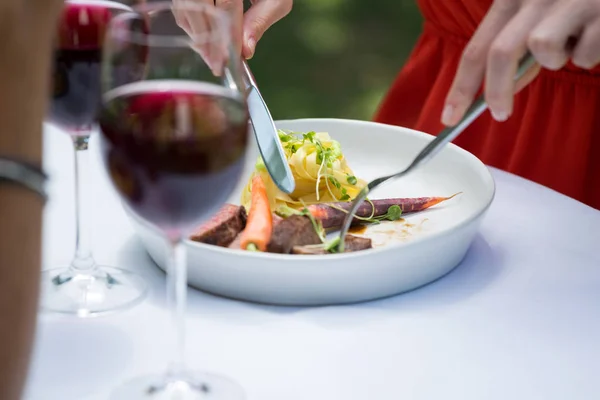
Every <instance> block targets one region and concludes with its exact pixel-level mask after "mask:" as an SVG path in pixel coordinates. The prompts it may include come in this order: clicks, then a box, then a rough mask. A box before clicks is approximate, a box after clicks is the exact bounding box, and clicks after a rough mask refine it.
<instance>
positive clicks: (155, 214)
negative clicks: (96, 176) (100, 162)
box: [99, 80, 248, 232]
mask: <svg viewBox="0 0 600 400" xmlns="http://www.w3.org/2000/svg"><path fill="white" fill-rule="evenodd" d="M99 123H100V128H101V131H102V135H101V136H100V138H101V141H100V146H101V152H102V155H103V158H104V161H105V165H106V167H107V169H108V172H109V174H110V176H111V178H112V181H113V183H114V186H115V187H116V189H117V190H118V191H119V193H120V194H121V196H122V198H123V199H124V200H125V202H126V203H127V205H128V206H129V208H130V209H131V210H132V211H133V212H135V213H136V214H137V215H138V216H140V217H141V218H142V219H144V220H146V221H148V222H151V223H153V224H154V225H156V226H157V227H159V228H160V229H161V230H162V231H165V232H181V231H185V230H189V229H191V228H193V227H194V226H195V225H196V224H197V223H198V222H199V221H201V220H203V219H204V218H206V217H207V216H208V215H210V213H211V212H213V211H214V210H215V209H216V208H218V207H219V206H220V205H221V204H223V203H224V202H225V201H226V199H227V197H229V195H230V194H231V192H232V191H233V189H234V187H235V186H236V185H237V183H238V181H239V178H240V175H241V173H242V169H243V165H244V156H245V150H246V145H247V132H248V115H247V108H246V107H245V104H244V103H243V102H242V101H241V97H240V95H239V94H238V93H237V92H233V91H231V90H230V89H227V88H226V87H223V86H219V85H215V84H211V83H207V82H186V81H177V80H152V81H142V82H136V83H131V84H128V85H124V86H121V87H119V88H117V89H114V90H112V91H110V92H108V93H106V94H105V105H104V107H103V109H102V113H101V114H100V118H99Z"/></svg>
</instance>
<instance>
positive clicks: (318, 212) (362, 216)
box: [306, 193, 459, 229]
mask: <svg viewBox="0 0 600 400" xmlns="http://www.w3.org/2000/svg"><path fill="white" fill-rule="evenodd" d="M458 194H459V193H456V194H454V195H452V196H449V197H414V198H397V199H380V200H365V201H364V202H363V203H362V204H361V205H360V206H359V207H358V210H357V211H356V213H355V218H354V220H353V221H352V224H357V223H361V222H362V223H366V222H371V223H373V222H374V223H377V222H379V221H385V220H388V221H395V220H397V219H398V218H400V215H401V214H406V213H411V212H417V211H423V210H426V209H428V208H430V207H433V206H435V205H437V204H439V203H441V202H443V201H446V200H450V199H451V198H453V197H454V196H457V195H458ZM351 206H352V203H351V202H337V203H329V204H312V205H310V206H308V207H306V208H307V209H308V211H309V212H310V213H311V215H312V216H313V217H314V218H316V219H317V220H319V221H320V222H321V224H322V225H323V228H324V229H331V228H341V227H342V223H343V222H344V218H345V217H346V214H347V213H348V211H349V210H350V207H351Z"/></svg>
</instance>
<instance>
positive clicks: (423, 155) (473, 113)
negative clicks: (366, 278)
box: [337, 52, 535, 253]
mask: <svg viewBox="0 0 600 400" xmlns="http://www.w3.org/2000/svg"><path fill="white" fill-rule="evenodd" d="M534 64H535V59H534V58H533V56H532V55H531V53H529V52H528V53H527V54H525V56H524V57H523V58H522V59H521V61H520V62H519V66H518V68H517V73H516V75H515V81H517V80H519V79H521V78H522V77H523V75H525V73H526V72H527V71H528V70H529V69H530V68H531V67H532V66H533V65H534ZM486 109H487V104H486V102H485V99H484V97H483V95H480V96H479V97H478V98H477V100H476V101H475V102H474V103H473V104H472V105H471V107H469V109H467V111H466V112H465V115H464V116H463V118H462V119H461V120H460V122H459V123H458V124H456V125H455V126H452V127H447V128H444V129H443V130H442V131H441V132H440V133H439V134H438V135H437V136H436V137H435V138H434V139H433V140H432V141H431V142H429V144H427V146H425V148H423V150H421V152H420V153H419V154H417V156H416V157H415V158H414V160H413V161H412V162H411V163H410V165H409V166H408V167H407V168H405V169H404V170H403V171H400V172H398V173H396V174H392V175H387V176H382V177H380V178H377V179H374V180H372V181H371V182H369V183H368V184H367V186H365V187H364V188H363V189H362V190H361V191H360V193H359V194H358V195H357V196H356V198H355V199H354V200H353V202H352V206H351V207H350V209H349V210H348V213H347V214H346V217H345V218H344V222H343V223H342V229H341V231H340V236H339V237H338V238H337V240H338V244H337V252H339V253H343V252H344V242H345V238H346V235H347V234H348V229H350V225H351V224H352V220H353V219H354V216H355V215H354V214H356V210H357V209H358V207H359V206H360V204H362V202H363V201H365V199H366V198H367V195H368V194H369V193H370V192H372V191H373V190H374V189H375V188H377V187H379V186H381V185H382V184H384V183H386V182H390V181H392V180H396V179H398V178H401V177H403V176H405V175H407V174H408V173H410V172H411V171H414V170H415V169H416V168H418V167H420V166H422V165H423V164H425V163H426V162H428V161H430V160H431V159H432V158H433V157H435V156H436V155H437V154H438V153H439V152H440V151H441V150H442V149H443V148H444V146H446V145H447V144H448V143H450V142H451V141H453V140H454V139H456V138H457V137H458V136H459V135H460V134H461V133H462V132H463V131H464V130H465V129H466V128H467V127H468V126H469V125H471V123H473V121H475V120H476V119H477V118H478V117H479V116H480V115H481V114H482V113H483V112H484V111H485V110H486Z"/></svg>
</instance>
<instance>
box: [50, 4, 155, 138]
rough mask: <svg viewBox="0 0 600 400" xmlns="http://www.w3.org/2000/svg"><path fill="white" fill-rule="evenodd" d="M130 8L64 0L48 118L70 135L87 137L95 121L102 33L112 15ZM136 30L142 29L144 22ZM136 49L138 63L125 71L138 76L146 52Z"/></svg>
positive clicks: (143, 28)
mask: <svg viewBox="0 0 600 400" xmlns="http://www.w3.org/2000/svg"><path fill="white" fill-rule="evenodd" d="M130 10H131V9H130V8H129V7H127V6H126V5H124V4H121V3H118V2H113V1H107V0H81V1H67V2H65V6H64V9H63V12H62V15H61V18H60V21H59V27H58V32H57V37H56V47H55V51H54V74H53V90H52V99H51V102H50V112H49V119H50V121H51V122H53V123H55V124H56V125H58V126H60V127H62V128H64V129H65V130H66V131H67V132H68V133H70V134H72V135H82V136H89V133H90V132H89V131H90V130H91V129H92V127H93V126H94V125H95V123H96V120H97V113H98V110H99V109H100V104H101V97H102V94H101V84H100V65H101V61H102V45H103V41H104V36H105V32H106V29H107V27H108V24H109V22H110V21H111V19H112V17H113V16H114V15H116V14H118V13H121V12H129V11H130ZM138 29H139V30H140V31H142V32H143V31H145V27H144V26H143V25H138ZM138 50H139V51H138V52H137V55H138V58H137V66H135V68H132V67H131V65H127V73H130V74H131V73H136V74H138V75H139V77H140V78H141V77H142V76H143V73H144V66H145V64H146V57H147V53H146V51H144V50H146V49H145V48H144V47H142V46H139V47H138ZM126 78H127V79H128V80H129V79H131V77H129V76H128V77H126Z"/></svg>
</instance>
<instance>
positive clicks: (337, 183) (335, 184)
mask: <svg viewBox="0 0 600 400" xmlns="http://www.w3.org/2000/svg"><path fill="white" fill-rule="evenodd" d="M328 179H329V182H331V184H332V185H333V186H335V187H336V188H338V189H341V188H342V185H341V184H340V181H338V180H337V179H335V177H333V176H330V177H329V178H328ZM344 190H346V189H344Z"/></svg>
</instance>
